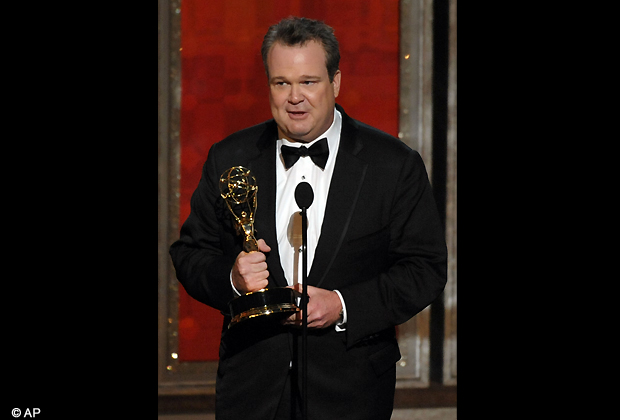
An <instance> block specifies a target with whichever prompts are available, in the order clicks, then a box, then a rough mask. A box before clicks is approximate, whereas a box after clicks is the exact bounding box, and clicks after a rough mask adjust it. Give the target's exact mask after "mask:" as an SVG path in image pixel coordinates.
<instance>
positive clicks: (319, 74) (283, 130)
mask: <svg viewBox="0 0 620 420" xmlns="http://www.w3.org/2000/svg"><path fill="white" fill-rule="evenodd" d="M267 65H268V68H269V103H270V105H271V113H272V114H273V118H274V119H275V121H276V123H277V124H278V134H279V135H280V138H282V137H284V138H286V139H288V140H291V141H299V142H304V143H307V142H310V141H312V140H315V139H316V138H317V137H318V136H319V135H321V134H322V133H323V132H325V131H326V130H327V129H328V128H329V127H330V126H331V124H332V122H333V118H334V105H335V104H336V97H337V96H338V92H339V91H340V70H338V71H337V72H336V74H335V75H334V80H333V82H332V83H330V82H329V77H328V75H327V67H326V65H325V51H324V50H323V47H322V46H321V44H319V43H317V42H314V41H310V42H308V43H306V44H305V45H304V46H302V47H300V46H293V47H289V46H285V45H282V44H280V43H275V44H274V45H273V47H272V48H271V50H270V51H269V54H268V56H267Z"/></svg>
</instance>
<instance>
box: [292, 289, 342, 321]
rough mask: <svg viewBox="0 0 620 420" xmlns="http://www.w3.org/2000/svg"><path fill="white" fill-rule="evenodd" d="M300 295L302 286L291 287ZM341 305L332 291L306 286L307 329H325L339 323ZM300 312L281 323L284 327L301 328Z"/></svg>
mask: <svg viewBox="0 0 620 420" xmlns="http://www.w3.org/2000/svg"><path fill="white" fill-rule="evenodd" d="M292 287H293V288H294V289H295V290H297V291H298V292H300V293H301V290H302V285H301V284H297V285H295V286H292ZM341 310H342V303H341V302H340V298H339V297H338V294H337V293H336V292H334V291H332V290H327V289H321V288H318V287H314V286H310V285H308V328H327V327H329V326H332V325H334V324H336V323H337V322H339V321H340V311H341ZM301 320H302V311H299V312H296V313H295V314H293V315H291V316H290V317H288V318H287V319H285V320H284V321H283V324H284V325H292V326H294V327H301Z"/></svg>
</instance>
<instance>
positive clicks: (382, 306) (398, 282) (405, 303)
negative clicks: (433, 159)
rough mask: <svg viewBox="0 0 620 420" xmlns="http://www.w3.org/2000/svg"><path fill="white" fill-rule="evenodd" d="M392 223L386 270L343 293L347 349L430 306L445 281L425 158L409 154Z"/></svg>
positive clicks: (441, 242)
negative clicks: (423, 159) (345, 312)
mask: <svg viewBox="0 0 620 420" xmlns="http://www.w3.org/2000/svg"><path fill="white" fill-rule="evenodd" d="M394 182H396V183H398V185H399V188H398V189H397V190H396V192H395V195H394V197H393V200H392V205H391V210H390V221H389V232H390V238H389V246H388V248H389V249H388V264H387V269H386V270H382V271H381V272H380V273H379V274H378V275H377V276H374V277H373V278H371V279H369V280H367V281H364V282H361V283H355V284H350V285H348V286H346V287H343V288H341V289H340V293H341V294H342V296H343V298H344V301H345V303H346V306H347V318H348V319H347V326H346V331H347V332H346V334H347V345H348V346H351V345H354V344H355V343H356V342H358V341H359V340H360V339H362V338H364V337H367V336H370V335H372V334H375V333H378V332H380V331H383V330H385V329H387V328H391V327H394V326H396V325H398V324H401V323H403V322H405V321H407V320H409V319H410V318H412V317H413V316H414V315H416V314H417V313H418V312H420V311H422V310H423V309H424V308H425V307H427V306H428V305H429V304H431V302H433V300H435V299H436V298H437V297H438V296H439V295H440V294H441V292H442V291H443V289H444V287H445V284H446V281H447V248H446V243H445V237H444V231H443V227H442V225H441V221H440V218H439V214H438V211H437V206H436V204H435V199H434V196H433V193H432V190H431V185H430V182H429V180H428V176H427V174H426V169H425V166H424V163H423V161H422V158H421V157H420V155H419V154H418V153H417V152H415V151H410V154H409V156H408V157H407V159H405V160H404V164H403V166H402V168H401V169H400V175H399V176H398V178H397V180H394Z"/></svg>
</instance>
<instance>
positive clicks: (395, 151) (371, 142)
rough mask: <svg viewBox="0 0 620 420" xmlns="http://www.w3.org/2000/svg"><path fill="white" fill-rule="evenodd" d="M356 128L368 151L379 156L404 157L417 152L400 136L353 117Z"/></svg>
mask: <svg viewBox="0 0 620 420" xmlns="http://www.w3.org/2000/svg"><path fill="white" fill-rule="evenodd" d="M351 122H352V123H353V124H354V126H355V129H356V136H357V139H358V140H359V141H361V142H362V144H363V145H364V149H366V150H365V152H366V153H370V154H371V155H372V154H378V156H385V155H388V156H392V157H394V158H398V157H404V156H406V155H409V154H410V153H416V152H415V151H414V150H412V149H411V147H409V146H408V145H407V144H405V143H404V142H403V141H402V140H400V139H399V138H397V137H395V136H393V135H391V134H389V133H386V132H385V131H382V130H380V129H378V128H376V127H373V126H371V125H368V124H366V123H364V122H361V121H359V120H355V119H351Z"/></svg>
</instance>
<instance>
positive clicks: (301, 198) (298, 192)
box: [295, 181, 314, 209]
mask: <svg viewBox="0 0 620 420" xmlns="http://www.w3.org/2000/svg"><path fill="white" fill-rule="evenodd" d="M313 201H314V191H312V187H311V186H310V184H308V183H307V182H305V181H304V182H300V183H299V184H297V187H296V188H295V202H296V203H297V205H298V206H299V208H300V209H303V208H306V209H307V208H308V207H310V205H311V204H312V202H313Z"/></svg>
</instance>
